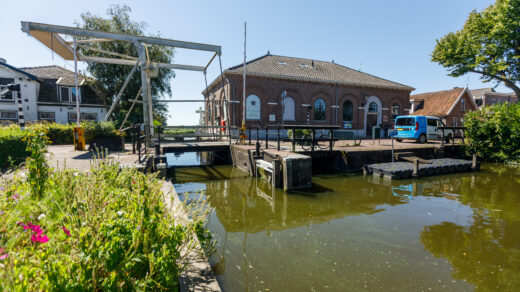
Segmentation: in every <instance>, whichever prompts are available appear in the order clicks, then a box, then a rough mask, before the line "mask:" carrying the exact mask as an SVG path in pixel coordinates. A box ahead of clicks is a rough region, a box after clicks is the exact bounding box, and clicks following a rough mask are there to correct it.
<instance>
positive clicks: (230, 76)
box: [203, 53, 413, 136]
mask: <svg viewBox="0 0 520 292" xmlns="http://www.w3.org/2000/svg"><path fill="white" fill-rule="evenodd" d="M246 70H247V71H246V75H247V76H246V82H247V83H246V111H245V116H246V124H247V125H251V126H252V127H253V128H254V127H256V126H257V125H259V126H261V127H265V126H266V125H270V124H272V125H276V124H280V123H282V122H283V123H284V124H312V125H339V126H341V127H342V128H344V129H348V130H354V131H355V132H356V135H360V136H364V135H367V133H370V131H371V127H372V126H373V125H380V126H381V127H382V128H384V126H388V127H392V125H393V118H394V117H395V116H397V115H402V114H408V111H409V108H410V92H411V91H412V90H413V88H412V87H409V86H406V85H402V84H399V83H396V82H393V81H389V80H386V79H383V78H379V77H376V76H373V75H370V74H367V73H363V72H360V71H357V70H353V69H350V68H348V67H345V66H342V65H339V64H336V63H334V62H323V61H316V60H309V59H302V58H293V57H284V56H275V55H271V54H269V53H268V54H267V55H264V56H262V57H259V58H257V59H254V60H251V61H249V62H248V63H247V64H246ZM242 74H243V65H238V66H235V67H231V68H229V69H227V70H225V71H224V72H223V74H222V75H220V76H219V77H217V78H216V79H215V80H214V81H213V82H212V83H211V84H210V85H209V86H208V88H207V89H206V90H204V92H203V95H204V97H205V115H206V118H205V120H206V123H207V124H208V125H217V124H219V123H220V121H226V123H227V124H230V125H235V126H240V125H241V123H242V106H243V104H242V96H243V95H242V90H243V89H242V84H243V78H242ZM226 96H227V98H228V99H229V100H230V102H225V98H226ZM282 119H283V121H282Z"/></svg>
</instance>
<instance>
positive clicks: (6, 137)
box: [0, 125, 29, 169]
mask: <svg viewBox="0 0 520 292" xmlns="http://www.w3.org/2000/svg"><path fill="white" fill-rule="evenodd" d="M26 137H27V131H21V130H20V127H18V126H16V125H11V126H7V127H0V169H1V168H5V167H7V166H10V164H16V165H17V164H19V163H20V162H22V161H24V160H25V158H26V157H27V156H28V155H29V153H28V152H27V150H26V148H27V141H25V140H24V138H26Z"/></svg>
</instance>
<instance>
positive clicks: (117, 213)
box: [0, 163, 208, 291]
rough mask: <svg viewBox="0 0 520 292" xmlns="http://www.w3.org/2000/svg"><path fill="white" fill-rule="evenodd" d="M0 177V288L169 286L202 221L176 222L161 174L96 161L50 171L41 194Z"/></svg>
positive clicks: (153, 288) (22, 181) (24, 182)
mask: <svg viewBox="0 0 520 292" xmlns="http://www.w3.org/2000/svg"><path fill="white" fill-rule="evenodd" d="M30 180H31V179H30V178H29V177H28V178H27V179H25V178H23V177H22V175H20V174H17V175H15V176H14V178H13V179H12V180H4V181H0V265H1V268H0V291H71V290H72V291H121V290H124V291H134V290H138V291H142V290H150V291H156V290H168V291H172V290H174V291H175V290H176V287H177V285H178V276H179V273H180V272H181V270H182V268H183V266H184V264H185V261H186V259H185V258H181V251H182V250H184V249H186V248H189V246H192V243H193V240H194V236H193V234H194V233H198V234H201V235H203V236H202V237H201V238H202V239H203V240H204V239H207V238H208V237H207V234H205V233H204V232H205V231H206V229H205V228H203V227H202V226H203V225H202V223H201V222H202V220H199V219H197V217H194V220H193V223H187V225H179V224H176V222H174V218H173V214H171V212H170V210H169V208H168V207H167V206H166V204H165V202H164V197H163V194H162V192H161V181H159V180H158V179H157V178H156V177H155V176H154V175H149V174H143V173H140V172H138V171H137V170H135V169H131V168H123V169H120V168H119V166H118V165H115V164H107V163H102V164H100V165H98V166H96V167H95V169H93V170H92V171H91V172H89V173H77V172H75V171H73V170H64V171H52V172H50V174H49V177H48V179H47V186H46V187H45V189H44V191H43V194H42V196H41V197H40V198H39V199H37V198H35V197H34V196H31V194H30V193H31V191H30V189H31V188H30V187H29V182H28V181H30Z"/></svg>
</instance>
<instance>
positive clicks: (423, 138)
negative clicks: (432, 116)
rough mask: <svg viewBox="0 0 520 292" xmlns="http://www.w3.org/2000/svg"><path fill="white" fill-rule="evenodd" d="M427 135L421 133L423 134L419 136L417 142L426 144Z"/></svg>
mask: <svg viewBox="0 0 520 292" xmlns="http://www.w3.org/2000/svg"><path fill="white" fill-rule="evenodd" d="M426 141H427V140H426V135H424V134H421V136H419V139H418V140H417V142H419V143H421V144H424V143H426Z"/></svg>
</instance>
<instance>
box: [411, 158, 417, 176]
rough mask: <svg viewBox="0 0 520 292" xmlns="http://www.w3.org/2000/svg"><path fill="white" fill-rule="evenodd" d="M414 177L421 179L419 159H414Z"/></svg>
mask: <svg viewBox="0 0 520 292" xmlns="http://www.w3.org/2000/svg"><path fill="white" fill-rule="evenodd" d="M412 177H419V159H414V161H413V170H412Z"/></svg>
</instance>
